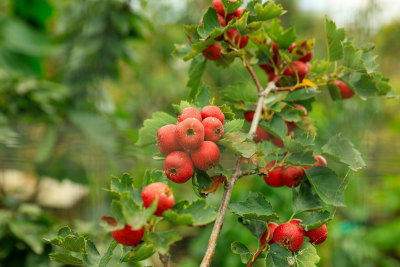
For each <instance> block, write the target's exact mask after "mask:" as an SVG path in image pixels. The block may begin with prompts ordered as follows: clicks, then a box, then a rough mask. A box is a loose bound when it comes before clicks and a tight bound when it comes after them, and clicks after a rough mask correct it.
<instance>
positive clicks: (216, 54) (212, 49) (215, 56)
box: [202, 43, 223, 61]
mask: <svg viewBox="0 0 400 267" xmlns="http://www.w3.org/2000/svg"><path fill="white" fill-rule="evenodd" d="M202 53H203V56H204V57H205V58H206V59H208V60H213V61H217V60H220V59H221V58H222V56H223V55H222V53H221V44H219V43H216V44H212V45H210V46H208V47H207V48H206V49H204V50H203V52H202Z"/></svg>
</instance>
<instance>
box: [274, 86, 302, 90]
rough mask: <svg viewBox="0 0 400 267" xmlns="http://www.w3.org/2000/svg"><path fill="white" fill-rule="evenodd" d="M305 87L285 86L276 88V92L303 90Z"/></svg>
mask: <svg viewBox="0 0 400 267" xmlns="http://www.w3.org/2000/svg"><path fill="white" fill-rule="evenodd" d="M305 87H307V86H305V85H295V86H286V87H277V88H276V90H277V91H294V90H296V89H301V88H305Z"/></svg>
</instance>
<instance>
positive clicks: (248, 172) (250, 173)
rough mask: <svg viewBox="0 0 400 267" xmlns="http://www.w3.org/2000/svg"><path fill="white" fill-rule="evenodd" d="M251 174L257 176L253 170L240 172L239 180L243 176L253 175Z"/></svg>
mask: <svg viewBox="0 0 400 267" xmlns="http://www.w3.org/2000/svg"><path fill="white" fill-rule="evenodd" d="M253 174H257V172H256V171H255V170H252V171H247V172H241V173H240V175H239V178H242V177H245V176H249V175H253Z"/></svg>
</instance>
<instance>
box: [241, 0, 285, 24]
mask: <svg viewBox="0 0 400 267" xmlns="http://www.w3.org/2000/svg"><path fill="white" fill-rule="evenodd" d="M247 9H248V10H249V18H248V21H249V23H250V22H253V21H266V20H270V19H273V18H276V17H279V16H280V15H282V14H283V13H284V11H283V8H282V6H281V5H279V4H276V3H275V2H273V1H268V2H266V3H265V4H264V5H263V4H261V3H260V2H259V1H251V2H250V3H249V4H248V5H247Z"/></svg>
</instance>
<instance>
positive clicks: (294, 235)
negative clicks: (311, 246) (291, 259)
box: [273, 223, 304, 252]
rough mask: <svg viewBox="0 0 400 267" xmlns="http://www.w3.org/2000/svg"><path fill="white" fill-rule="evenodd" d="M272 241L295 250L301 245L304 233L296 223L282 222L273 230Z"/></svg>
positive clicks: (292, 250)
mask: <svg viewBox="0 0 400 267" xmlns="http://www.w3.org/2000/svg"><path fill="white" fill-rule="evenodd" d="M273 240H274V243H277V244H279V245H281V246H283V247H287V248H288V249H289V250H290V251H291V252H295V251H297V250H299V249H300V248H301V246H302V245H303V240H304V235H303V232H302V231H301V230H300V228H299V227H297V225H294V224H292V223H282V224H281V225H279V226H278V227H277V228H276V229H275V231H274V237H273Z"/></svg>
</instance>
